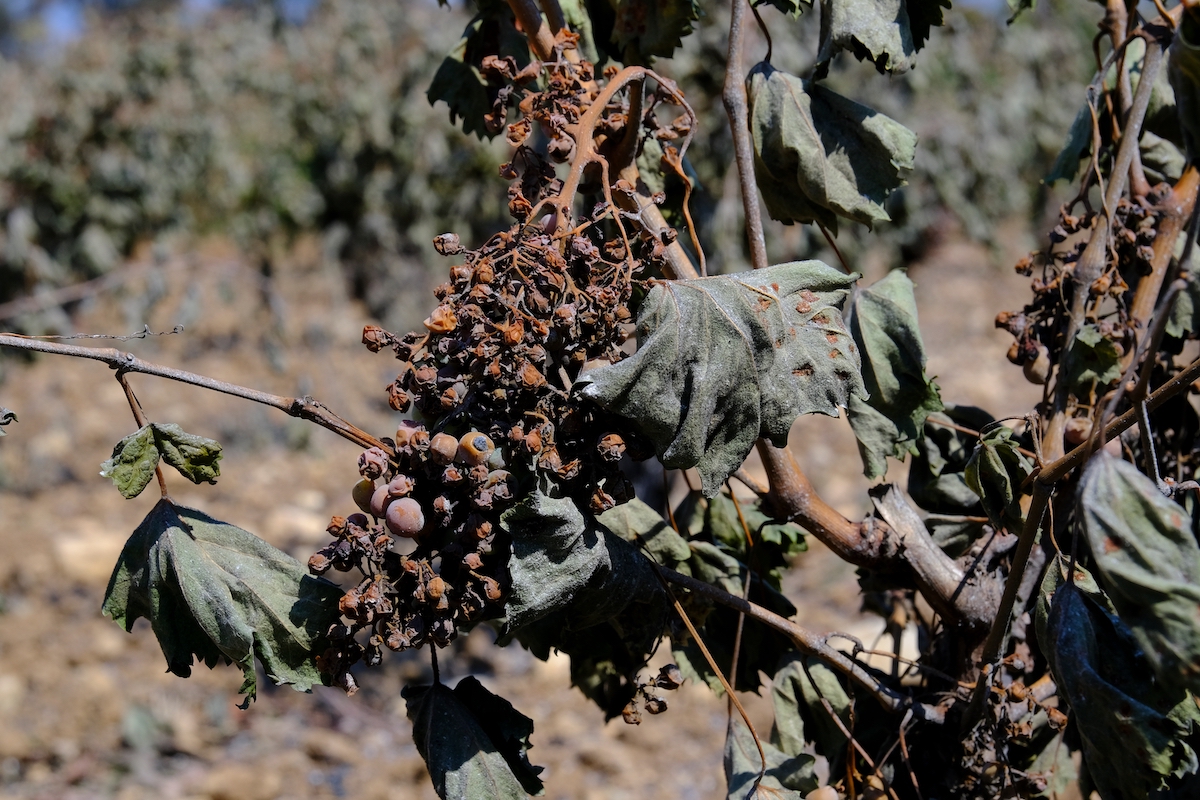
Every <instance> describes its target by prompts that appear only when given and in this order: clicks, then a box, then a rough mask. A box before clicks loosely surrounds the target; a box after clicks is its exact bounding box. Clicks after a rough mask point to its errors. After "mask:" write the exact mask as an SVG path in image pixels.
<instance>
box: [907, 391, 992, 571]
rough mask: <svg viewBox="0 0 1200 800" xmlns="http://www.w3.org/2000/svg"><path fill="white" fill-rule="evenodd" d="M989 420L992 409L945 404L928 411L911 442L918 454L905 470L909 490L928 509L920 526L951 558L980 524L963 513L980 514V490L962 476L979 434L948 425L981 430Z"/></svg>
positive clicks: (973, 537) (964, 549) (979, 527)
mask: <svg viewBox="0 0 1200 800" xmlns="http://www.w3.org/2000/svg"><path fill="white" fill-rule="evenodd" d="M993 421H994V420H993V418H992V415H991V414H989V413H988V412H986V411H984V410H983V409H980V408H975V407H973V406H953V405H951V406H946V408H945V409H944V410H943V411H942V412H940V413H934V414H930V415H929V418H928V420H927V421H926V424H925V430H924V435H923V436H922V437H921V438H920V439H918V440H917V442H916V448H917V454H916V456H915V457H914V458H913V460H912V466H911V467H910V468H909V470H908V493H909V495H910V496H911V497H912V499H913V501H914V502H915V503H916V504H917V505H918V506H920V507H921V509H922V510H924V511H926V512H929V514H928V516H927V517H926V519H925V527H926V528H928V529H929V533H930V535H932V536H933V540H934V541H935V542H936V543H937V545H938V547H940V548H942V549H943V550H944V551H946V553H947V554H948V555H949V556H950V557H951V558H958V557H959V556H960V555H962V554H963V552H965V551H966V549H967V548H968V547H969V546H970V544H971V542H973V541H975V539H976V538H977V537H978V535H979V533H980V532H981V529H982V526H981V524H980V523H979V522H974V521H970V522H968V521H965V520H963V519H962V518H963V517H981V516H983V506H982V505H981V504H980V501H979V495H978V494H977V493H976V492H975V490H974V489H972V488H971V487H970V485H969V484H968V483H967V476H966V469H967V464H969V463H970V461H971V456H972V455H973V454H974V453H975V445H976V444H977V443H978V441H979V438H978V437H977V436H975V435H973V434H970V433H964V432H963V431H960V430H956V429H955V428H954V427H951V426H962V427H965V428H968V429H970V430H976V431H980V430H983V429H984V428H986V427H987V426H989V425H990V424H991V423H992V422H993ZM946 423H949V424H946ZM943 515H945V516H943Z"/></svg>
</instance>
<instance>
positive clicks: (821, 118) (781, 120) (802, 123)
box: [748, 62, 917, 231]
mask: <svg viewBox="0 0 1200 800" xmlns="http://www.w3.org/2000/svg"><path fill="white" fill-rule="evenodd" d="M748 81H749V102H750V130H751V134H752V136H753V139H754V174H755V175H756V176H757V178H758V186H759V189H760V190H761V191H762V195H763V200H764V201H765V202H766V204H767V210H768V211H769V212H770V214H771V217H772V218H773V219H777V220H781V221H783V222H787V223H791V222H801V223H807V222H813V221H814V220H815V221H817V222H820V223H822V224H823V225H825V226H826V227H827V228H829V229H831V230H834V231H836V230H837V218H838V217H845V218H846V219H849V220H854V221H855V222H861V223H863V224H865V225H866V226H867V227H871V226H872V225H874V224H875V223H876V222H879V221H887V220H889V219H891V217H889V216H888V213H887V211H885V210H884V208H883V204H884V201H885V200H887V198H888V195H890V194H891V193H892V192H893V191H895V190H896V189H898V188H900V187H901V186H903V185H904V183H905V180H904V179H905V176H906V175H907V174H908V173H909V172H911V171H912V168H913V157H914V156H915V154H916V146H917V135H916V134H915V133H913V132H912V131H910V130H909V129H908V128H906V127H904V126H903V125H901V124H900V123H898V122H896V121H895V120H892V119H889V118H888V117H885V116H884V115H882V114H880V113H878V112H876V111H875V110H874V109H871V108H868V107H867V106H864V105H860V104H858V103H856V102H854V101H853V100H849V99H847V98H845V97H842V96H841V95H839V94H836V93H835V92H832V91H830V90H829V89H826V88H825V87H824V86H822V85H821V84H819V83H813V82H812V81H807V80H801V79H800V78H797V77H795V76H794V75H789V74H787V73H786V72H780V71H779V70H777V69H775V68H774V67H772V66H771V65H770V64H768V63H765V62H764V63H761V64H759V65H757V66H756V67H755V68H754V69H753V70H751V72H750V75H749V78H748Z"/></svg>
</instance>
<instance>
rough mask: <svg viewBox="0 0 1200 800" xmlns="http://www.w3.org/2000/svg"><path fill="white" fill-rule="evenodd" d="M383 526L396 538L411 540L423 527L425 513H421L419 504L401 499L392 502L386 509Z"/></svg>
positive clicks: (408, 498)
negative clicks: (401, 537)
mask: <svg viewBox="0 0 1200 800" xmlns="http://www.w3.org/2000/svg"><path fill="white" fill-rule="evenodd" d="M384 524H385V525H387V529H388V530H389V531H391V532H392V533H394V534H395V535H396V536H403V537H404V538H406V539H412V538H415V537H416V536H417V534H419V533H420V532H421V529H422V528H424V527H425V513H424V512H423V511H421V504H420V503H418V502H417V501H416V500H413V499H412V498H411V497H401V498H400V499H398V500H393V501H392V503H391V505H389V506H388V507H387V515H386V516H385V517H384Z"/></svg>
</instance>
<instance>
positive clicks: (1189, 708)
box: [1039, 571, 1200, 798]
mask: <svg viewBox="0 0 1200 800" xmlns="http://www.w3.org/2000/svg"><path fill="white" fill-rule="evenodd" d="M1054 578H1055V576H1054V574H1053V571H1052V573H1051V574H1048V576H1047V580H1048V581H1050V580H1053V579H1054ZM1046 590H1047V586H1046V584H1045V583H1043V588H1042V594H1041V596H1040V597H1039V603H1041V604H1045V603H1047V602H1048V603H1049V606H1050V607H1049V610H1048V611H1047V612H1044V615H1045V619H1046V622H1045V626H1044V629H1043V636H1044V638H1043V639H1041V640H1040V645H1041V647H1042V650H1043V652H1045V653H1046V656H1047V659H1048V660H1049V662H1050V669H1051V672H1052V673H1053V675H1054V679H1055V681H1056V683H1057V684H1058V688H1059V692H1060V693H1061V696H1062V697H1065V699H1066V700H1067V701H1068V702H1069V703H1070V706H1071V717H1072V721H1073V722H1074V724H1075V726H1076V728H1077V730H1078V732H1079V736H1080V739H1081V740H1082V743H1083V759H1084V766H1085V768H1086V770H1087V773H1088V775H1089V777H1090V778H1091V780H1092V781H1093V782H1094V784H1095V787H1096V788H1097V789H1098V790H1099V792H1100V795H1101V797H1105V798H1142V797H1147V796H1149V795H1150V794H1151V792H1153V791H1154V790H1156V789H1159V788H1161V787H1163V786H1164V785H1165V779H1166V778H1167V777H1168V776H1181V775H1184V774H1187V773H1190V772H1194V771H1195V770H1196V768H1197V766H1200V762H1198V761H1197V757H1196V752H1195V750H1194V749H1193V745H1194V741H1193V740H1194V739H1195V738H1196V734H1197V730H1196V729H1195V727H1194V722H1195V720H1196V719H1197V718H1198V717H1200V713H1198V711H1197V708H1196V702H1195V700H1194V698H1192V697H1191V696H1190V695H1188V694H1187V693H1185V692H1183V691H1182V690H1175V691H1174V692H1170V691H1165V690H1164V687H1162V686H1161V685H1159V686H1156V685H1155V682H1154V680H1153V679H1152V677H1151V676H1150V674H1149V671H1148V670H1147V669H1146V664H1145V661H1144V659H1142V658H1141V657H1140V654H1139V652H1138V648H1137V643H1136V642H1135V641H1134V639H1133V637H1132V636H1131V635H1130V633H1129V630H1128V629H1127V628H1125V626H1124V625H1122V624H1121V621H1120V620H1119V619H1117V618H1116V617H1113V616H1111V615H1110V614H1108V613H1107V612H1106V611H1105V610H1104V609H1103V608H1101V607H1100V606H1099V605H1097V604H1096V603H1095V602H1094V601H1092V600H1091V599H1090V598H1089V597H1087V596H1086V595H1084V594H1083V592H1081V591H1080V590H1079V589H1077V588H1076V587H1075V586H1074V584H1071V583H1061V585H1059V586H1058V588H1057V589H1056V590H1055V591H1054V592H1053V594H1052V595H1048V593H1047V591H1046Z"/></svg>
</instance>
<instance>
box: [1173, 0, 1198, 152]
mask: <svg viewBox="0 0 1200 800" xmlns="http://www.w3.org/2000/svg"><path fill="white" fill-rule="evenodd" d="M1167 65H1168V66H1167V73H1168V75H1169V76H1170V81H1171V88H1172V89H1174V90H1175V103H1176V105H1177V106H1178V109H1179V112H1178V113H1179V124H1180V126H1181V127H1182V128H1183V140H1184V145H1185V147H1186V148H1187V153H1188V156H1189V157H1190V158H1192V159H1196V158H1198V157H1200V11H1196V10H1194V8H1193V9H1189V10H1188V11H1186V12H1184V14H1183V19H1182V20H1181V22H1180V25H1179V31H1178V32H1177V34H1176V36H1175V40H1174V41H1173V42H1172V43H1171V48H1170V51H1169V59H1168V62H1167Z"/></svg>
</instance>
